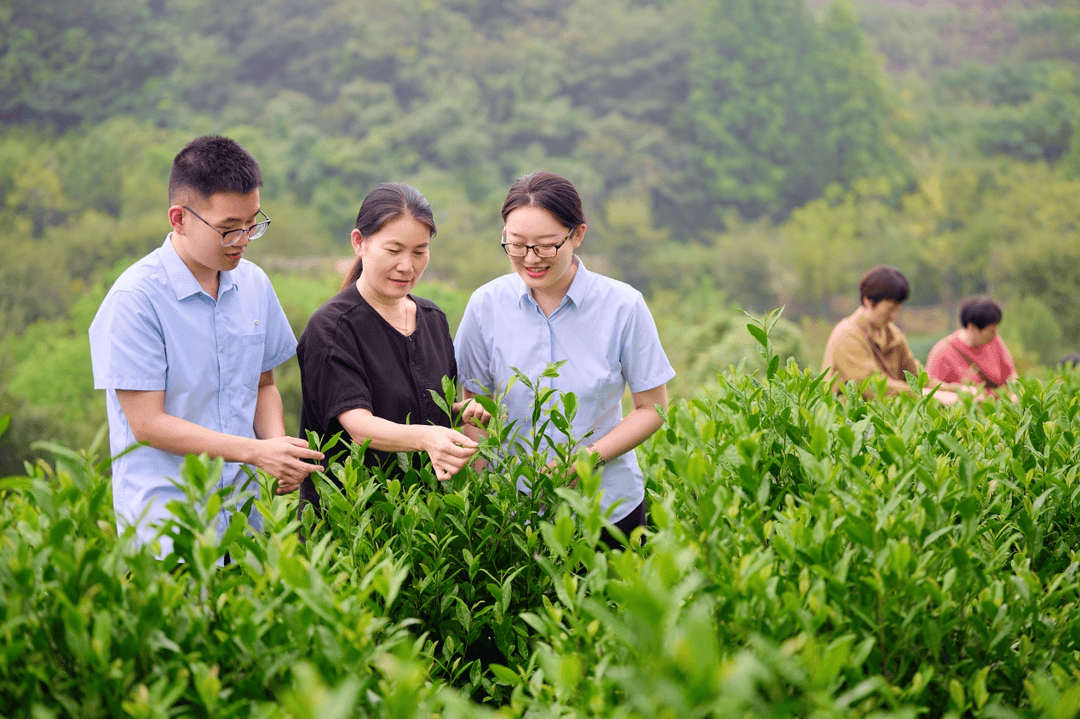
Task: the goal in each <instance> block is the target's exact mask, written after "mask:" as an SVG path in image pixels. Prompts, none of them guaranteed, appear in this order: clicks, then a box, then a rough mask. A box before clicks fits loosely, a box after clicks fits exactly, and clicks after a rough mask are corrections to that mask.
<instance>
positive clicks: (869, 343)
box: [822, 266, 956, 404]
mask: <svg viewBox="0 0 1080 719" xmlns="http://www.w3.org/2000/svg"><path fill="white" fill-rule="evenodd" d="M909 293H910V286H909V285H908V281H907V278H906V277H904V275H903V274H902V273H901V272H900V270H898V269H896V268H895V267H884V266H879V267H875V268H874V269H872V270H870V271H869V272H867V273H866V276H865V277H863V278H862V281H861V282H860V283H859V300H860V305H859V308H858V309H857V310H855V312H854V314H852V315H850V316H848V317H845V318H844V319H842V320H841V321H840V323H839V324H837V325H836V327H834V328H833V331H832V334H830V335H829V341H828V343H827V344H826V346H825V361H824V364H823V366H822V369H823V370H828V373H829V374H828V379H829V380H830V381H831V382H832V383H833V386H834V387H835V388H836V390H837V391H842V390H843V384H844V383H845V382H855V383H861V382H862V381H863V380H865V379H866V378H867V377H871V376H873V375H882V376H884V377H885V383H886V386H887V389H886V394H888V395H896V394H899V393H901V392H907V393H910V392H911V391H912V390H911V387H910V385H908V383H907V380H906V379H905V377H904V373H905V372H910V373H912V374H916V375H917V374H918V373H919V363H918V362H917V361H916V360H915V356H914V355H913V354H911V348H910V347H908V343H907V340H906V339H905V338H904V333H903V332H901V331H900V328H899V327H897V326H896V325H895V324H893V321H894V320H895V319H896V315H897V314H898V313H899V311H900V305H901V304H903V303H904V301H905V300H907V298H908V295H909ZM928 391H930V390H924V392H928ZM865 396H867V397H871V396H873V392H872V391H870V390H867V391H866V392H865ZM936 396H937V398H938V399H940V400H941V401H942V402H944V403H946V404H952V403H953V402H955V401H956V393H955V392H952V391H949V390H941V389H939V390H938V392H937V395H936Z"/></svg>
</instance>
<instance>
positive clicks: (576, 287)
mask: <svg viewBox="0 0 1080 719" xmlns="http://www.w3.org/2000/svg"><path fill="white" fill-rule="evenodd" d="M574 264H576V265H577V272H575V273H574V281H573V282H571V283H570V288H569V289H568V290H567V291H566V296H565V297H563V299H562V302H560V303H559V307H562V306H563V305H565V304H567V303H568V302H569V303H570V304H572V305H574V306H575V307H580V306H581V303H582V302H583V301H584V300H585V294H586V293H587V292H588V289H589V282H590V281H591V278H592V274H593V273H592V272H589V271H588V270H587V269H585V263H584V262H582V261H581V258H580V257H579V256H577V255H574ZM514 279H515V281H516V282H517V287H518V292H519V296H518V306H521V304H522V303H524V302H528V303H531V304H533V305H535V306H537V307H539V305H537V304H536V300H535V299H534V298H533V296H532V292H530V291H529V287H528V285H526V284H525V281H524V280H523V279H521V277H520V276H519V275H518V274H517V273H514Z"/></svg>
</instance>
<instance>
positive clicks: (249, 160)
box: [169, 135, 263, 205]
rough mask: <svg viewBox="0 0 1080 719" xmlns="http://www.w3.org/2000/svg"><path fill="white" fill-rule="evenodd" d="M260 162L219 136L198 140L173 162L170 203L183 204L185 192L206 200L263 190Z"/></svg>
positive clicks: (236, 144)
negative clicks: (224, 194)
mask: <svg viewBox="0 0 1080 719" xmlns="http://www.w3.org/2000/svg"><path fill="white" fill-rule="evenodd" d="M262 184H263V179H262V171H261V170H260V169H259V163H258V162H256V161H255V158H254V157H252V156H251V154H250V153H249V152H248V151H247V150H245V149H244V148H243V147H241V146H240V144H239V143H238V142H236V141H235V140H230V139H229V138H227V137H221V136H219V135H207V136H205V137H197V138H195V139H194V140H192V141H191V142H189V143H188V144H187V146H186V147H184V149H183V150H181V151H180V152H179V153H177V155H176V157H175V158H174V159H173V164H172V170H171V171H170V172H169V204H173V205H175V204H179V201H186V199H184V198H181V197H180V196H181V195H183V194H184V193H185V192H193V193H195V194H196V195H198V196H199V197H200V198H201V199H206V198H208V197H210V196H211V195H216V194H217V193H219V192H235V193H237V194H240V195H246V194H248V193H249V192H254V191H255V190H256V189H258V188H260V187H262Z"/></svg>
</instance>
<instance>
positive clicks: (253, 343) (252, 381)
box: [233, 332, 266, 389]
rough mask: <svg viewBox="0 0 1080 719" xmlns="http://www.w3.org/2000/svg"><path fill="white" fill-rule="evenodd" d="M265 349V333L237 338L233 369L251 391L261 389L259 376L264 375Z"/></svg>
mask: <svg viewBox="0 0 1080 719" xmlns="http://www.w3.org/2000/svg"><path fill="white" fill-rule="evenodd" d="M265 349H266V333H265V332H259V333H258V334H253V335H240V336H239V337H237V343H236V351H237V356H236V358H235V361H234V365H233V368H234V371H236V372H237V373H238V379H239V380H240V382H241V383H243V384H244V386H245V387H248V388H250V389H258V388H259V375H261V374H262V363H263V355H264V352H265Z"/></svg>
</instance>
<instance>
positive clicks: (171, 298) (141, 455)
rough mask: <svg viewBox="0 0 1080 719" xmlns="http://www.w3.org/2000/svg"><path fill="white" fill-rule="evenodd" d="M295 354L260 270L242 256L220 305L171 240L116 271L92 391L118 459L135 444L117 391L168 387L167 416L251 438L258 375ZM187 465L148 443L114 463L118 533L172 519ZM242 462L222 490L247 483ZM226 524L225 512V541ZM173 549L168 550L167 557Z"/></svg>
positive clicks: (100, 322)
mask: <svg viewBox="0 0 1080 719" xmlns="http://www.w3.org/2000/svg"><path fill="white" fill-rule="evenodd" d="M295 353H296V338H295V336H294V335H293V332H292V328H290V327H289V323H288V320H287V319H286V318H285V312H284V311H283V310H282V309H281V303H280V302H279V301H278V298H277V295H275V294H274V288H273V287H272V286H271V284H270V280H269V278H267V276H266V274H265V273H264V272H263V271H262V270H261V269H259V268H258V267H257V266H256V265H254V264H252V263H251V262H248V261H247V260H242V261H241V262H240V264H239V266H238V267H237V268H236V269H235V270H231V271H228V272H221V273H220V275H219V287H218V298H217V300H215V299H214V298H213V297H211V296H210V295H209V294H207V293H206V292H205V291H204V290H203V289H202V287H201V286H200V285H199V282H198V280H196V279H195V276H194V275H193V274H191V271H190V270H189V269H188V268H187V266H186V265H185V264H184V262H183V260H181V259H180V257H179V256H178V255H177V254H176V250H175V249H174V248H173V246H172V242H171V235H169V236H167V237H166V238H165V243H164V244H163V245H162V246H161V247H160V248H158V249H156V250H154V251H153V252H151V253H150V254H149V255H147V256H146V257H144V258H143V259H141V260H139V261H138V262H136V263H135V264H134V265H132V266H131V267H129V268H128V269H127V270H125V271H124V273H123V274H122V275H120V277H119V279H117V280H116V283H115V284H114V285H113V286H112V288H111V289H110V290H109V293H108V294H107V295H106V296H105V300H104V301H103V302H102V303H101V307H100V308H99V309H98V312H97V315H96V316H95V317H94V321H93V323H92V324H91V325H90V354H91V360H92V362H93V366H94V388H95V389H104V390H106V404H107V409H108V416H109V444H110V449H111V450H112V453H113V455H114V456H115V455H117V454H119V453H120V452H122V451H123V450H125V449H126V448H128V447H129V446H130V445H132V444H133V443H134V442H135V437H134V435H133V434H132V432H131V427H130V426H129V425H128V422H127V418H126V417H125V416H124V413H123V411H122V410H121V409H120V402H119V400H118V399H117V397H116V390H118V389H121V390H151V391H152V390H164V391H165V412H166V414H169V415H172V416H175V417H179V418H181V419H186V420H188V421H190V422H194V423H195V424H198V425H200V426H202V427H206V428H207V429H211V430H214V431H216V432H222V433H224V434H229V435H235V436H239V437H254V436H255V430H254V421H255V402H256V399H257V398H258V390H259V376H260V375H261V374H262V373H263V372H264V371H266V370H269V369H273V368H274V367H277V366H278V365H279V364H281V363H282V362H284V361H285V360H287V359H289V358H290V357H292V356H293V355H294V354H295ZM182 463H183V458H182V457H180V456H179V455H175V454H171V453H169V452H164V451H162V450H158V449H154V448H152V447H140V448H138V449H136V450H135V451H133V452H130V453H128V454H126V455H124V456H123V457H120V458H119V459H117V460H115V461H114V462H113V465H112V472H113V505H114V508H115V510H116V522H117V526H118V527H119V528H120V529H121V530H123V528H124V527H125V526H126V525H130V524H136V523H138V529H137V531H138V537H139V540H140V541H142V542H146V541H149V540H150V539H152V538H153V535H154V532H153V530H151V529H150V527H149V524H150V523H151V522H153V521H155V520H159V519H161V518H163V517H167V516H169V512H168V510H167V509H166V508H165V505H166V503H167V502H169V501H171V500H173V499H180V500H183V499H184V494H183V492H181V491H180V490H179V489H177V488H176V487H175V486H173V484H172V483H171V482H170V481H169V480H170V478H171V479H175V480H178V481H179V479H180V466H181V464H182ZM242 466H243V465H241V464H240V463H236V462H227V463H226V464H225V468H224V471H223V472H222V477H221V482H220V484H219V487H226V486H236V485H238V484H239V485H242V484H243V483H244V482H245V481H246V479H247V478H246V475H245V474H244V472H243V471H242V470H241V467H242ZM251 489H256V488H254V487H252V488H251ZM144 512H145V515H144ZM140 518H141V519H140ZM228 521H229V517H228V515H227V514H226V513H225V512H222V513H221V515H219V517H218V526H217V530H218V534H219V536H220V535H221V533H223V532H224V531H225V529H226V527H227V526H228ZM252 522H253V524H257V523H258V517H257V516H253V517H252ZM162 541H163V544H164V545H168V543H169V542H168V538H162ZM169 550H170V547H169V546H163V547H162V552H163V554H167V553H168V552H169Z"/></svg>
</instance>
